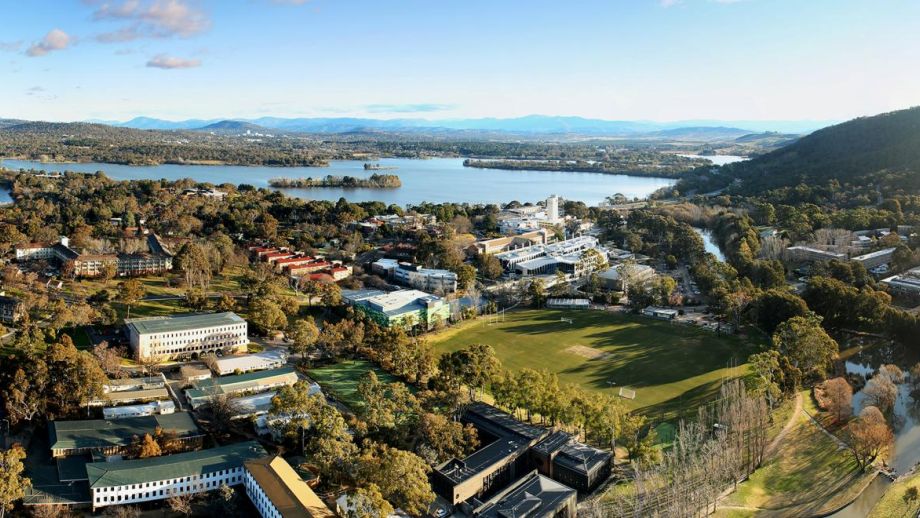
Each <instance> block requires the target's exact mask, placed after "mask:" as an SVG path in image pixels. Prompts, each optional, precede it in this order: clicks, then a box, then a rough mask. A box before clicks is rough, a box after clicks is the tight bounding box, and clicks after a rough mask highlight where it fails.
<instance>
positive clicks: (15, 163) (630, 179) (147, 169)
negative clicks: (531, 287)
mask: <svg viewBox="0 0 920 518" xmlns="http://www.w3.org/2000/svg"><path fill="white" fill-rule="evenodd" d="M374 162H375V163H379V164H380V165H382V166H386V167H396V169H395V170H388V171H384V172H385V173H387V174H395V175H398V176H399V178H400V180H401V181H402V187H400V188H397V189H341V188H316V189H279V190H282V191H284V192H285V193H287V194H289V195H291V196H296V197H298V198H302V199H318V200H332V201H335V200H338V199H339V198H345V199H346V200H349V201H352V202H362V201H381V202H384V203H386V204H388V205H389V204H394V203H395V204H396V205H401V206H405V205H408V204H418V203H421V202H425V201H427V202H432V203H442V202H458V203H463V202H468V203H507V202H509V201H512V200H518V201H521V202H528V201H529V202H536V201H539V200H543V199H546V197H547V196H549V195H551V194H557V195H559V196H561V197H562V198H565V199H568V200H577V201H583V202H585V203H587V204H588V205H597V204H599V203H600V202H602V201H603V200H604V198H606V197H607V196H611V195H613V194H616V193H621V194H623V195H625V196H626V197H627V198H629V199H632V198H645V197H646V196H648V195H649V194H651V193H652V192H654V191H656V190H658V189H660V188H662V187H667V186H669V185H673V184H674V183H675V180H674V179H670V178H657V177H646V176H625V175H613V174H601V173H573V172H563V171H506V170H500V169H479V168H474V167H463V159H462V158H434V159H429V160H413V159H401V158H390V159H382V160H375V161H374ZM0 165H2V166H3V167H5V168H7V169H13V170H17V169H36V170H45V171H48V172H51V171H75V172H82V173H95V172H96V171H104V172H105V174H106V175H107V176H109V177H110V178H113V179H116V180H139V179H166V180H179V179H182V178H192V179H194V180H195V181H198V182H209V183H213V184H218V185H219V184H222V183H232V184H241V183H245V184H249V185H253V186H255V187H268V180H269V179H270V178H274V177H287V178H300V177H314V178H316V177H322V176H326V175H334V176H346V175H347V176H353V177H356V178H366V177H368V176H370V175H371V174H373V173H374V172H375V171H365V170H364V162H363V161H360V160H335V161H332V162H331V163H330V165H329V167H261V166H253V167H247V166H208V165H177V164H162V165H157V166H129V165H117V164H100V163H80V164H77V163H66V164H65V163H49V162H44V163H43V162H39V161H31V160H2V161H0Z"/></svg>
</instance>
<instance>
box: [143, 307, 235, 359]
mask: <svg viewBox="0 0 920 518" xmlns="http://www.w3.org/2000/svg"><path fill="white" fill-rule="evenodd" d="M125 326H126V327H127V329H128V338H129V340H130V343H131V349H132V350H133V351H134V354H135V356H136V357H137V358H149V357H160V358H162V357H166V358H175V357H183V356H190V357H195V358H197V357H199V356H200V355H201V354H202V353H206V352H208V353H210V352H216V351H227V350H236V349H241V348H242V347H244V346H246V345H247V344H248V343H249V335H248V325H247V324H246V320H244V319H243V318H242V317H240V316H239V315H237V314H236V313H231V312H225V313H204V314H189V315H172V316H167V317H146V318H132V319H127V320H125Z"/></svg>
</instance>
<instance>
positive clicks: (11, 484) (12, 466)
mask: <svg viewBox="0 0 920 518" xmlns="http://www.w3.org/2000/svg"><path fill="white" fill-rule="evenodd" d="M25 458H26V452H25V450H23V449H22V448H21V447H19V446H14V447H13V448H11V449H9V450H6V451H3V450H0V518H3V516H4V515H5V514H6V512H7V511H10V510H12V509H13V502H15V501H16V500H19V499H21V498H22V497H24V496H25V492H26V489H28V488H29V487H30V486H31V485H32V481H31V480H29V479H28V478H26V477H24V476H22V473H23V470H24V469H25V467H24V466H23V464H22V460H23V459H25Z"/></svg>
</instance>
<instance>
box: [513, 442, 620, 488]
mask: <svg viewBox="0 0 920 518" xmlns="http://www.w3.org/2000/svg"><path fill="white" fill-rule="evenodd" d="M531 457H532V459H533V463H534V465H535V467H536V468H537V470H539V472H540V473H541V474H543V475H546V476H548V477H550V478H552V479H553V480H557V481H559V482H563V483H565V484H566V485H568V486H569V487H572V488H575V489H577V490H578V491H579V492H581V493H590V492H591V491H593V490H594V489H595V488H597V486H598V485H600V484H601V483H602V482H603V481H605V480H607V477H609V476H610V468H611V464H612V463H613V454H612V453H610V452H609V451H605V450H601V449H598V448H594V447H591V446H588V445H587V444H582V443H580V442H578V441H576V440H575V438H574V437H572V436H571V435H570V434H568V433H565V432H553V434H552V435H550V436H549V437H547V438H546V439H544V440H543V441H541V442H540V443H539V444H537V445H536V446H534V447H533V449H532V450H531Z"/></svg>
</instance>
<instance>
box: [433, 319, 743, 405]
mask: <svg viewBox="0 0 920 518" xmlns="http://www.w3.org/2000/svg"><path fill="white" fill-rule="evenodd" d="M563 317H564V318H566V319H571V320H572V323H571V324H569V323H567V322H562V321H560V318H563ZM431 343H432V345H433V346H434V348H435V350H436V351H438V352H439V353H445V352H452V351H456V350H458V349H462V348H463V347H466V346H468V345H470V344H475V343H483V344H488V345H491V346H492V347H493V348H494V349H495V351H496V353H497V355H498V357H499V359H500V360H501V362H502V365H503V366H504V367H505V368H508V369H511V370H512V371H517V370H519V369H521V368H525V367H529V368H533V369H547V370H549V371H551V372H555V373H557V374H558V375H559V379H560V381H561V382H562V383H573V384H576V385H578V386H581V387H583V388H586V389H589V390H596V391H602V392H606V393H609V394H617V393H618V391H619V389H620V387H628V388H631V389H634V390H635V391H636V398H635V399H634V400H628V399H626V400H624V401H625V402H626V404H627V405H628V406H629V407H630V408H634V409H640V410H641V411H642V412H643V413H646V414H647V415H649V416H651V417H656V418H663V419H670V418H673V417H676V416H677V412H681V411H683V412H688V411H689V412H690V413H695V412H696V407H697V406H698V404H699V403H701V402H703V401H705V400H706V399H708V398H710V397H712V396H713V395H715V393H716V392H717V391H718V387H719V384H720V382H721V381H722V379H723V378H726V377H733V376H740V375H743V374H745V373H746V372H747V367H746V366H745V365H744V362H745V361H746V359H747V357H748V356H749V355H750V354H751V353H752V352H756V351H757V350H758V346H755V345H751V344H750V343H747V342H746V341H744V340H742V339H740V338H737V337H724V336H717V335H715V334H714V333H711V332H708V331H702V330H699V329H694V328H690V327H686V326H684V325H679V324H672V323H670V322H665V321H660V320H654V319H650V318H646V317H639V316H632V315H621V314H615V313H610V312H605V311H564V310H522V311H514V312H509V313H507V314H506V315H505V318H504V321H502V322H497V323H493V324H489V323H488V321H487V320H486V319H478V320H475V321H471V322H467V323H465V324H462V325H460V326H458V327H454V328H451V329H448V330H446V331H443V332H441V333H439V334H437V335H434V336H432V337H431ZM733 365H740V367H732V366H733Z"/></svg>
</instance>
